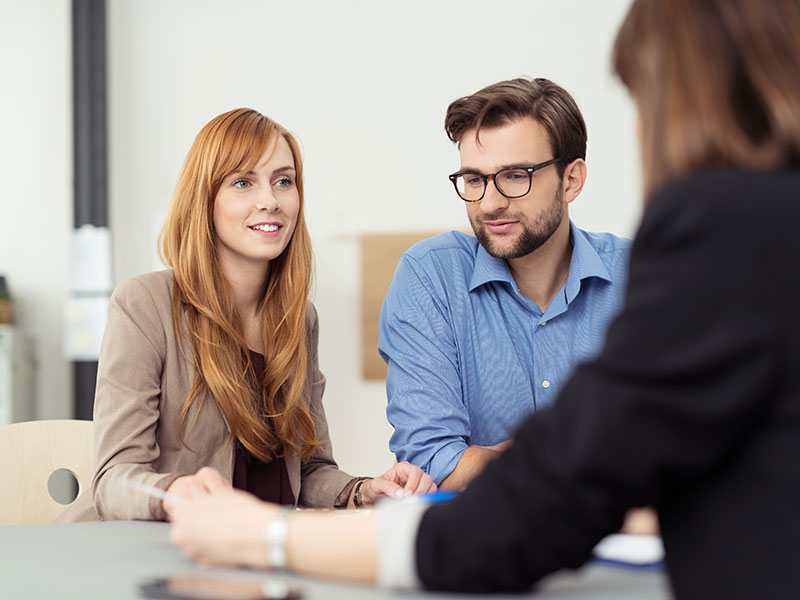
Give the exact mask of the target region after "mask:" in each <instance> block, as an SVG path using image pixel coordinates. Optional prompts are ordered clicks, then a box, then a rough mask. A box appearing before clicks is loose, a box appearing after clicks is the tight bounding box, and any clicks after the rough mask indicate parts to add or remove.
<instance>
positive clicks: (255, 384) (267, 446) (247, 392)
mask: <svg viewBox="0 0 800 600" xmlns="http://www.w3.org/2000/svg"><path fill="white" fill-rule="evenodd" d="M278 136H282V137H283V138H284V139H286V141H287V142H288V144H289V147H290V148H291V151H292V156H293V157H294V163H295V165H294V166H295V170H296V172H297V177H296V184H297V189H298V193H299V197H300V210H299V212H298V216H297V224H296V226H295V230H294V234H293V235H292V238H291V240H290V241H289V244H288V245H287V247H286V249H285V250H284V251H283V253H282V254H281V255H280V256H279V257H278V258H276V259H274V260H272V261H270V265H269V277H268V279H267V283H266V286H265V289H264V294H263V298H262V300H261V303H260V305H259V315H260V317H261V324H262V337H263V340H264V349H265V351H264V363H265V370H264V373H263V374H257V375H256V376H255V377H254V376H253V374H252V366H251V363H250V358H249V352H248V347H247V344H246V342H245V339H244V335H243V326H242V322H241V319H240V317H239V315H238V314H237V311H236V308H235V306H234V303H233V296H232V293H231V288H230V284H229V283H228V281H227V280H226V279H225V277H224V276H223V274H222V270H221V268H220V264H219V260H218V257H217V251H216V246H215V243H214V227H213V208H214V199H215V198H216V196H217V192H218V191H219V188H220V185H221V184H222V180H223V179H224V178H225V177H226V176H228V175H229V174H231V173H234V172H245V171H249V170H250V169H252V168H253V167H254V166H255V164H256V162H257V161H258V160H259V159H260V158H261V156H262V155H263V154H264V153H265V152H266V151H268V150H269V149H270V148H274V145H275V142H276V140H277V138H278ZM303 205H304V200H303V162H302V158H301V156H300V150H299V147H298V144H297V142H296V140H295V139H294V138H293V137H292V136H291V134H289V132H288V131H286V130H285V129H284V128H283V127H281V126H280V125H278V124H277V123H275V122H274V121H272V120H271V119H269V118H267V117H265V116H264V115H262V114H260V113H258V112H256V111H254V110H250V109H244V108H242V109H236V110H232V111H229V112H226V113H224V114H222V115H219V116H218V117H216V118H214V119H212V120H211V121H210V122H209V123H208V124H207V125H206V126H205V127H203V129H202V130H201V131H200V133H198V134H197V137H196V138H195V141H194V143H193V144H192V147H191V149H190V150H189V154H188V156H187V157H186V162H185V163H184V165H183V169H182V171H181V174H180V178H179V179H178V184H177V186H176V188H175V193H174V195H173V198H172V206H171V208H170V212H169V215H168V217H167V221H166V223H165V224H164V228H163V230H162V232H161V238H160V247H161V254H162V257H163V259H164V261H165V263H166V264H168V265H169V266H170V267H172V269H173V271H174V273H175V285H174V293H173V297H172V313H173V319H174V322H175V331H176V334H177V335H178V339H179V340H181V339H184V340H186V339H188V341H189V345H190V347H191V350H192V360H193V362H194V367H195V377H194V380H193V382H192V386H191V389H190V392H189V395H188V397H187V398H186V401H185V403H184V406H183V410H182V412H181V418H180V424H179V435H180V437H181V440H183V427H184V422H185V419H186V416H187V415H188V414H189V410H190V408H191V407H192V405H193V404H194V403H199V406H202V404H203V402H205V401H206V400H207V399H208V397H209V396H211V398H212V399H213V400H215V401H216V402H217V403H218V404H219V406H220V408H221V409H222V412H223V413H224V414H225V418H226V419H227V421H228V425H229V426H230V430H231V437H232V438H236V439H238V440H239V442H240V443H241V444H242V445H243V446H244V447H245V448H246V449H247V451H248V452H250V453H251V454H252V455H254V456H256V457H258V458H259V459H261V460H262V461H264V462H269V461H270V460H272V459H273V458H275V456H276V455H278V454H279V453H280V452H281V448H282V449H283V452H292V453H295V454H297V455H299V456H300V457H301V458H308V457H309V456H310V455H311V453H312V452H313V450H314V448H315V447H317V446H318V445H319V441H318V440H317V439H316V430H315V427H314V422H313V420H312V418H311V415H310V414H309V411H308V408H307V406H306V403H305V402H304V401H303V389H304V386H305V385H306V367H307V364H308V351H309V349H308V347H307V342H306V338H307V335H306V334H307V332H306V302H307V298H308V293H309V288H310V284H311V272H312V255H311V242H310V239H309V236H308V230H307V229H306V223H305V218H304V216H303ZM199 406H198V408H199ZM267 418H270V419H271V422H272V428H270V427H268V426H266V419H267Z"/></svg>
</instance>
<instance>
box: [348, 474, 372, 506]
mask: <svg viewBox="0 0 800 600" xmlns="http://www.w3.org/2000/svg"><path fill="white" fill-rule="evenodd" d="M370 479H372V477H364V478H363V479H359V480H358V483H357V484H356V489H355V491H353V505H354V506H355V507H356V508H364V502H363V500H362V499H361V486H362V485H364V482H365V481H369V480H370Z"/></svg>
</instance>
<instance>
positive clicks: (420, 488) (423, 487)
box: [361, 462, 436, 504]
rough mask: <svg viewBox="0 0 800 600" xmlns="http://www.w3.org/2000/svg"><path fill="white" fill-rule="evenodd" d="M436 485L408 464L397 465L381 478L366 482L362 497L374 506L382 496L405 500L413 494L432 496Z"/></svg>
mask: <svg viewBox="0 0 800 600" xmlns="http://www.w3.org/2000/svg"><path fill="white" fill-rule="evenodd" d="M435 491H436V484H435V483H433V480H432V479H431V476H430V475H428V474H427V473H425V472H424V471H422V469H420V468H419V467H417V466H415V465H412V464H411V463H408V462H401V463H397V464H396V465H395V466H393V467H392V468H391V469H389V470H388V471H386V473H384V474H383V475H381V476H380V477H376V478H375V479H370V480H368V481H365V482H364V483H363V484H362V486H361V496H362V498H363V500H364V503H365V504H374V503H375V501H376V500H377V499H378V498H380V497H381V496H391V497H392V498H405V497H406V496H410V495H412V494H431V493H433V492H435Z"/></svg>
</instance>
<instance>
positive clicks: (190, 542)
mask: <svg viewBox="0 0 800 600" xmlns="http://www.w3.org/2000/svg"><path fill="white" fill-rule="evenodd" d="M167 511H168V514H169V519H170V521H172V526H171V528H170V532H169V539H170V541H171V542H172V543H173V544H175V545H176V546H178V547H179V548H180V549H181V550H182V551H183V552H184V554H186V555H187V556H189V557H190V558H193V559H194V560H196V561H198V562H200V563H205V564H214V565H226V566H246V567H255V568H265V567H267V566H268V564H267V555H266V550H265V547H264V539H263V537H262V536H261V532H262V531H264V527H265V525H266V524H267V522H268V521H269V520H270V519H271V518H273V517H274V516H275V515H276V514H277V512H278V506H277V505H274V504H267V503H266V502H261V501H260V500H258V499H257V498H256V497H255V496H253V495H251V494H248V493H247V492H243V491H241V490H234V489H232V488H230V487H227V486H226V487H225V488H223V489H215V490H213V491H211V492H210V493H208V494H205V495H203V496H198V497H196V498H194V499H192V500H188V501H186V502H182V503H180V504H172V505H170V507H169V508H168V509H167Z"/></svg>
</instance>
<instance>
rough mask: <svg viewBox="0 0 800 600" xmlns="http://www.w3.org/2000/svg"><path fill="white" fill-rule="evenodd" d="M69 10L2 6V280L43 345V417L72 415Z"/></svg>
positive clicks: (43, 3) (39, 375)
mask: <svg viewBox="0 0 800 600" xmlns="http://www.w3.org/2000/svg"><path fill="white" fill-rule="evenodd" d="M70 7H71V3H70V2H67V1H65V0H35V1H32V2H13V1H12V0H0V90H2V91H1V92H0V181H2V192H0V273H3V274H5V275H6V276H7V277H8V279H9V284H10V286H11V291H12V293H13V294H14V296H15V299H16V306H17V308H19V313H18V316H19V317H20V319H19V323H18V324H19V327H20V329H21V330H22V332H24V334H25V335H26V336H28V337H30V338H32V339H33V342H34V344H35V352H36V356H37V362H38V368H37V371H36V381H35V389H36V399H35V402H36V410H35V411H34V412H35V414H36V415H37V416H38V417H40V418H65V417H70V416H71V414H72V413H71V411H72V398H71V396H70V393H71V389H72V380H71V370H70V367H69V364H68V363H67V361H66V360H64V358H63V357H62V353H61V331H62V325H63V319H62V312H63V302H64V299H65V298H66V296H67V258H68V255H67V244H68V240H69V232H70V229H71V228H72V87H71V86H72V84H71V81H72V74H71V71H72V58H71V25H70Z"/></svg>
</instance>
